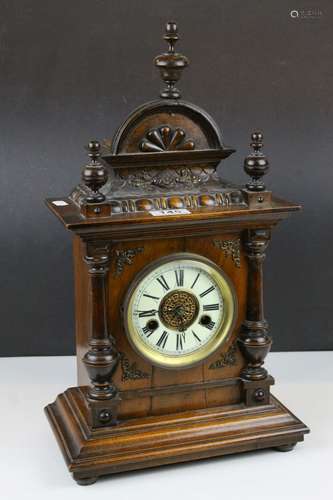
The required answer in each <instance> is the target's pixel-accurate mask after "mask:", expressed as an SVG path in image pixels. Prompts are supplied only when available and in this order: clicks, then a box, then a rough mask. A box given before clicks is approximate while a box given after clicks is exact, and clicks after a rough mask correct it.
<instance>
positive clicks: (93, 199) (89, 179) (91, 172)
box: [82, 141, 108, 203]
mask: <svg viewBox="0 0 333 500" xmlns="http://www.w3.org/2000/svg"><path fill="white" fill-rule="evenodd" d="M100 148H101V145H100V143H99V142H98V141H90V142H89V144H88V156H89V158H90V161H89V163H88V165H86V166H85V167H84V168H83V171H82V180H83V182H84V183H85V185H86V186H87V187H88V188H89V189H90V190H91V194H89V195H88V196H87V197H86V201H87V202H88V203H102V202H103V201H104V200H105V196H104V194H102V193H100V192H99V189H100V188H101V187H102V186H104V184H105V183H106V181H107V179H108V174H107V171H106V168H105V167H104V166H103V165H102V164H101V162H100V161H99V158H100V156H101V153H100Z"/></svg>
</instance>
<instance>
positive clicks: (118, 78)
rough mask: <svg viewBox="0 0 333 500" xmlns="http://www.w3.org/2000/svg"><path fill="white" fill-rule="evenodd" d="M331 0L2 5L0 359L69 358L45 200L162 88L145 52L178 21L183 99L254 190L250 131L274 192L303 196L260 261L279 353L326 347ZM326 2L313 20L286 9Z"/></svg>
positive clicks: (66, 253)
mask: <svg viewBox="0 0 333 500" xmlns="http://www.w3.org/2000/svg"><path fill="white" fill-rule="evenodd" d="M330 4H331V2H330V1H329V0H323V1H320V2H312V3H309V2H307V1H304V2H303V1H298V0H290V1H286V0H282V1H281V0H280V1H279V2H276V1H275V0H265V1H259V0H254V1H251V2H244V0H243V1H241V0H228V1H222V0H205V1H204V2H203V1H202V0H182V1H176V0H168V1H164V2H162V1H157V0H140V1H135V0H117V1H115V0H89V1H88V0H80V1H78V0H72V1H70V2H69V1H68V0H57V1H56V2H55V1H50V0H30V1H28V0H20V1H18V0H13V1H12V2H10V1H9V0H8V1H4V0H2V1H1V2H0V7H1V21H0V85H1V97H0V110H1V111H0V121H1V124H0V131H1V136H0V155H1V179H0V182H1V183H0V185H1V196H0V203H1V207H0V208H1V210H0V213H1V217H0V224H1V239H0V245H1V252H0V255H1V257H0V258H1V262H0V265H1V300H0V304H1V311H0V314H1V333H2V335H1V349H0V354H1V355H3V356H14V355H47V354H49V355H52V354H53V355H56V354H59V355H60V354H71V353H72V352H73V351H74V334H73V332H74V318H73V282H72V279H73V277H72V256H71V237H70V234H69V233H66V231H65V230H64V228H63V227H62V226H61V225H60V224H59V222H58V221H57V220H56V219H55V217H54V216H53V215H52V214H51V213H49V212H48V210H47V209H46V207H44V205H43V199H44V198H45V197H47V196H64V195H66V194H68V193H69V192H70V190H71V188H72V187H73V186H74V185H75V184H77V182H78V180H79V177H80V170H81V167H82V165H83V164H84V162H85V160H86V158H85V155H84V151H83V145H84V144H86V143H87V141H88V140H89V139H91V138H100V139H102V138H105V137H110V136H111V135H112V134H113V132H114V131H115V129H116V127H117V126H118V125H119V124H120V123H121V122H122V121H123V120H124V119H125V117H126V115H127V114H128V113H129V112H130V111H131V110H133V108H135V107H136V106H138V105H139V104H141V103H142V102H144V101H149V100H151V99H154V98H155V97H157V95H158V90H159V87H160V81H159V76H158V74H157V72H156V70H155V69H154V67H153V65H152V58H153V57H154V56H155V55H157V54H158V53H160V52H162V50H164V48H165V44H164V42H162V40H161V34H162V30H163V25H164V23H165V22H166V21H167V20H169V19H170V20H172V19H175V20H176V21H177V22H178V24H179V28H180V32H181V35H182V40H181V42H180V43H179V45H178V47H179V50H181V51H182V52H184V53H185V54H186V55H187V56H189V58H190V59H191V66H190V68H189V69H187V70H186V72H185V74H184V75H183V78H182V81H181V84H180V88H181V89H182V91H183V97H184V99H186V100H188V101H192V102H194V103H196V104H198V105H200V106H202V107H203V108H204V109H206V110H207V111H208V112H209V113H211V114H212V115H213V117H214V118H215V120H216V121H217V123H218V124H219V125H220V126H221V128H222V130H223V132H224V139H225V142H226V144H228V145H230V146H233V147H236V149H237V153H236V154H235V155H233V156H232V157H231V158H230V159H229V160H227V161H226V162H225V164H224V172H223V175H224V176H225V177H227V178H229V179H230V180H234V181H236V182H242V183H243V182H245V174H243V171H242V162H243V158H244V156H245V155H246V154H247V152H248V143H249V134H250V132H251V131H252V130H253V129H256V128H259V129H262V130H263V131H264V134H265V151H266V153H267V155H268V157H269V158H270V161H271V172H270V175H269V176H268V177H267V183H268V185H269V187H271V188H272V189H273V191H274V193H275V194H276V195H280V196H281V197H285V198H286V199H290V200H293V201H297V202H301V203H302V204H303V205H304V211H303V212H302V213H301V214H300V213H298V214H295V215H293V216H292V217H291V218H290V219H289V220H288V221H286V222H284V223H282V224H281V225H280V226H279V227H278V228H277V229H276V230H275V232H274V233H273V240H272V243H271V245H270V247H269V252H268V256H267V260H266V266H265V272H266V274H265V285H266V299H265V300H266V303H265V305H266V316H267V319H268V321H269V322H270V324H271V333H272V335H273V338H274V349H275V350H308V349H332V348H333V331H332V330H333V328H332V327H333V318H332V306H331V301H332V298H331V297H332V292H331V290H332V287H331V282H332V278H333V271H332V265H331V254H332V244H333V232H332V206H333V204H332V180H333V174H332V170H333V168H332V118H333V109H332V90H331V89H332V88H333V72H332V60H333V35H332V25H333V17H332V6H331V5H330ZM314 7H315V8H317V9H318V8H319V9H320V10H321V12H322V15H321V16H319V17H318V18H317V19H300V18H299V19H292V18H291V17H290V11H291V10H292V9H307V8H314Z"/></svg>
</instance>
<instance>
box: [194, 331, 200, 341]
mask: <svg viewBox="0 0 333 500" xmlns="http://www.w3.org/2000/svg"><path fill="white" fill-rule="evenodd" d="M192 334H193V337H195V338H196V339H197V341H198V342H201V338H200V337H198V335H197V334H196V333H195V332H194V331H193V330H192Z"/></svg>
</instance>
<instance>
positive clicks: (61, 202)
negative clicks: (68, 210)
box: [52, 200, 68, 207]
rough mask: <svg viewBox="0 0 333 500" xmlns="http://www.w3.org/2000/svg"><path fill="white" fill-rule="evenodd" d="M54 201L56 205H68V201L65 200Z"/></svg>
mask: <svg viewBox="0 0 333 500" xmlns="http://www.w3.org/2000/svg"><path fill="white" fill-rule="evenodd" d="M52 203H53V205H55V206H56V207H66V205H68V203H67V202H66V201H64V200H56V201H52Z"/></svg>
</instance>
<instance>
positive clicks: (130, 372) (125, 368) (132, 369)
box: [120, 352, 150, 382]
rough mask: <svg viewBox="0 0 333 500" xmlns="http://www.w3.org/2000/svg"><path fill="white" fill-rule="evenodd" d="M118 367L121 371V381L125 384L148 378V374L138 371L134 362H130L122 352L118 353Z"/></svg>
mask: <svg viewBox="0 0 333 500" xmlns="http://www.w3.org/2000/svg"><path fill="white" fill-rule="evenodd" d="M120 366H121V371H122V376H121V380H122V381H123V382H127V381H128V380H140V379H147V378H149V377H150V375H149V373H146V372H144V371H143V370H140V369H139V368H138V367H137V365H136V362H135V361H134V362H132V363H131V362H130V360H129V359H128V358H127V357H126V356H125V354H124V353H123V352H121V353H120Z"/></svg>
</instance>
